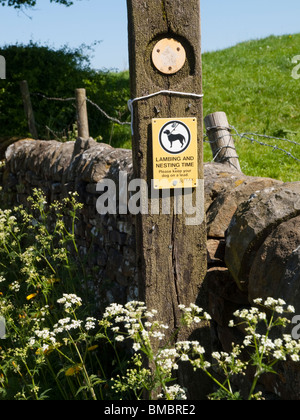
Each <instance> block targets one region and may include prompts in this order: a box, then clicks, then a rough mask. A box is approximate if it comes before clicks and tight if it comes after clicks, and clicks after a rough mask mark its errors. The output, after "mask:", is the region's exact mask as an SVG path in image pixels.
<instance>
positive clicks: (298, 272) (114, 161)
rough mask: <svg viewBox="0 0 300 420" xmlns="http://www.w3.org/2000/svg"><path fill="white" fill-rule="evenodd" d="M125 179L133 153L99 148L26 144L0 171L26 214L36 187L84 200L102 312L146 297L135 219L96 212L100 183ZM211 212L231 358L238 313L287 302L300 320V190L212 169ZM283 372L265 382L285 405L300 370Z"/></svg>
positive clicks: (216, 293) (215, 313) (84, 240)
mask: <svg viewBox="0 0 300 420" xmlns="http://www.w3.org/2000/svg"><path fill="white" fill-rule="evenodd" d="M120 171H124V172H125V173H127V174H128V178H129V180H130V179H131V178H132V156H131V152H130V151H129V150H122V149H113V148H112V147H110V146H108V145H106V144H99V143H96V142H95V141H94V140H93V139H89V140H87V141H84V140H82V139H78V140H77V141H76V142H68V143H58V142H56V141H32V140H28V139H26V140H23V141H20V142H18V143H15V144H14V145H12V146H10V147H9V148H8V150H7V152H6V166H5V167H3V166H2V167H1V166H0V182H1V183H2V184H3V188H4V197H5V200H6V201H7V202H8V203H9V202H10V203H13V204H24V205H26V204H27V198H28V196H29V195H31V194H32V189H33V188H42V189H43V190H44V192H45V193H46V195H47V198H48V200H49V201H54V200H61V199H62V198H63V197H65V196H66V195H67V194H68V192H73V191H77V192H78V193H79V197H80V200H81V202H82V203H83V204H84V206H83V209H82V211H81V213H80V217H79V220H78V223H77V225H76V234H77V237H78V243H79V247H80V252H81V253H82V254H83V255H88V258H87V264H88V266H89V269H90V270H91V271H92V272H93V278H94V281H93V283H92V284H91V285H90V287H91V288H92V289H93V290H94V293H95V295H96V297H97V299H98V302H99V307H100V308H102V309H103V308H104V306H105V305H106V304H108V303H110V302H113V301H115V302H119V303H123V302H126V301H127V300H129V299H136V298H138V282H137V275H136V261H135V225H134V223H135V220H134V217H133V216H131V215H130V214H127V215H120V214H116V215H105V216H101V215H99V214H98V213H97V210H96V202H97V199H98V198H99V195H100V193H99V192H97V187H96V186H97V183H98V182H100V181H101V180H103V179H112V180H114V181H115V183H116V185H118V182H119V173H120ZM1 180H2V181H1ZM117 206H118V202H117ZM205 208H206V216H207V236H208V241H207V252H208V272H207V276H206V280H205V284H204V287H205V291H206V295H207V308H205V309H206V310H208V311H209V312H210V314H211V315H212V317H213V321H212V324H211V333H212V344H213V348H214V349H216V350H224V351H230V349H231V344H232V342H233V341H234V342H239V341H241V340H243V332H242V331H241V330H239V329H232V328H229V327H228V323H229V321H230V320H231V319H232V318H233V316H232V314H233V312H234V311H235V310H237V309H240V308H242V307H248V306H250V305H251V302H253V299H255V298H257V297H262V298H266V297H269V296H271V297H274V298H279V297H280V298H283V299H285V300H286V301H287V302H288V303H289V304H290V305H293V306H295V308H296V312H297V314H299V315H300V182H295V183H283V182H280V181H276V180H273V179H269V178H259V177H248V176H245V175H244V174H242V173H240V172H237V171H234V170H233V169H231V168H229V167H228V166H226V165H223V164H216V163H208V164H205ZM280 369H281V371H280V375H278V376H277V377H274V376H273V377H272V378H271V377H269V376H266V377H264V379H263V385H264V389H265V390H267V391H268V392H271V393H273V394H276V395H277V396H279V397H282V398H285V399H290V398H292V399H300V387H299V384H300V367H299V366H298V365H297V364H295V363H293V364H291V363H285V364H283V365H282V366H281V368H280ZM270 378H271V379H270ZM246 381H247V379H245V382H246Z"/></svg>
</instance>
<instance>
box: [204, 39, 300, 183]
mask: <svg viewBox="0 0 300 420" xmlns="http://www.w3.org/2000/svg"><path fill="white" fill-rule="evenodd" d="M296 55H300V34H297V35H286V36H281V37H274V36H271V37H269V38H266V39H261V40H253V41H249V42H244V43H241V44H238V45H236V46H234V47H232V48H228V49H225V50H221V51H216V52H210V53H204V54H203V89H204V94H205V97H204V115H208V114H210V113H212V112H217V111H224V112H226V114H227V116H228V120H229V123H230V124H231V125H233V126H234V127H236V129H237V130H238V131H239V132H240V133H244V132H254V133H259V134H266V135H269V136H274V137H281V138H287V139H289V140H292V141H294V142H298V143H299V145H294V144H292V143H288V142H286V141H278V140H266V139H258V140H260V141H262V142H266V143H269V144H271V145H277V146H278V147H279V148H282V149H285V150H286V151H287V152H290V153H291V154H293V155H294V156H295V157H297V158H298V159H300V126H299V123H300V79H299V80H295V79H294V78H292V70H293V68H294V67H295V64H293V63H292V59H293V57H295V56H296ZM236 147H237V151H238V154H239V156H240V162H241V166H242V170H243V172H244V173H246V174H247V175H253V176H268V177H272V178H276V179H281V180H283V181H299V180H300V163H299V162H297V161H296V160H293V159H292V158H291V157H289V156H287V155H286V154H284V153H283V152H281V151H279V150H275V151H274V150H273V149H271V148H268V147H266V146H260V145H258V144H252V143H251V141H249V140H246V139H240V138H239V137H237V138H236ZM204 156H205V161H208V160H211V151H210V147H209V145H208V144H206V145H205V155H204Z"/></svg>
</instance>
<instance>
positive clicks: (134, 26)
mask: <svg viewBox="0 0 300 420" xmlns="http://www.w3.org/2000/svg"><path fill="white" fill-rule="evenodd" d="M127 5H128V19H129V26H128V32H129V59H130V75H131V97H132V100H131V110H132V119H133V122H132V128H133V140H132V141H133V143H132V151H133V164H134V176H135V178H139V179H142V180H146V181H147V184H148V192H147V194H148V197H147V199H146V202H147V203H146V204H148V210H149V211H148V213H147V214H139V215H137V219H136V236H137V255H138V268H139V292H140V299H141V300H143V301H145V303H146V305H147V307H148V308H149V309H157V310H158V316H159V318H160V320H161V321H162V322H164V323H165V324H167V325H168V326H169V328H170V329H169V332H168V333H169V336H168V338H170V337H171V336H172V334H173V333H174V331H175V330H176V329H177V328H178V327H179V325H180V315H181V314H180V311H179V310H178V305H179V304H183V305H187V306H188V305H190V303H196V302H197V299H199V295H200V296H201V299H200V300H202V298H203V295H204V293H201V291H202V284H203V281H204V278H205V275H206V267H207V261H206V256H207V251H206V226H205V220H204V219H205V217H204V179H203V178H204V175H203V155H202V150H203V149H202V138H203V137H202V133H203V126H202V120H203V111H202V96H203V95H201V93H202V68H201V42H200V0H147V1H141V0H127ZM152 94H154V95H153V96H152ZM181 151H182V152H181ZM185 162H186V163H185ZM185 165H186V166H185ZM188 165H189V166H188ZM174 168H175V169H174ZM186 168H189V169H188V170H186ZM193 170H195V171H196V175H195V173H193ZM154 173H155V177H154ZM195 177H196V178H198V181H195ZM157 178H159V179H157ZM176 178H178V180H177V179H176ZM154 180H155V181H154ZM183 181H186V182H187V183H186V184H185V185H186V186H188V188H187V187H186V186H185V187H184V188H182V189H181V190H180V189H178V187H179V186H180V185H181V186H182V185H183ZM168 183H169V184H168ZM151 185H152V188H150V187H151ZM168 185H169V187H167V186H168ZM196 185H198V186H197V187H196ZM168 188H169V189H168ZM154 191H155V193H156V194H157V197H159V199H158V204H157V208H156V211H155V212H154V211H152V208H151V205H152V204H153V200H151V197H150V193H153V192H154ZM168 193H169V195H170V196H171V197H170V204H171V205H170V209H171V211H170V214H163V213H165V212H164V211H163V209H165V206H166V204H167V203H168V202H167V200H168V198H167V199H166V196H168ZM188 199H190V200H191V201H192V202H193V205H194V206H195V208H197V212H198V217H195V219H194V221H193V222H191V219H189V218H190V214H191V213H190V212H189V211H187V209H186V208H185V206H182V207H184V208H181V210H182V212H181V214H180V211H178V208H176V203H177V204H178V203H180V204H182V202H183V201H184V202H186V201H188ZM181 200H182V202H181ZM158 210H159V211H158ZM145 213H146V212H145ZM154 213H155V214H154ZM157 213H159V214H157ZM188 213H189V214H188ZM198 303H199V304H200V306H203V305H204V299H203V300H202V301H200V302H199V300H198ZM203 327H204V326H203ZM192 332H193V331H192V330H189V329H188V328H186V329H185V330H184V331H182V332H181V334H180V336H179V337H177V338H178V339H179V340H186V339H188V338H189V337H190V334H191V333H192ZM190 379H191V378H190ZM185 385H187V383H185ZM198 389H199V388H198Z"/></svg>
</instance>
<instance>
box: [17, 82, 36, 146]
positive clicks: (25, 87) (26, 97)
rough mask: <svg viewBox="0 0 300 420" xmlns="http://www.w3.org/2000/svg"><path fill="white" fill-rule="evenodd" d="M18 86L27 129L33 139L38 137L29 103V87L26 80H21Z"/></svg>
mask: <svg viewBox="0 0 300 420" xmlns="http://www.w3.org/2000/svg"><path fill="white" fill-rule="evenodd" d="M20 88H21V93H22V99H23V104H24V111H25V115H26V118H27V122H28V127H29V131H30V134H31V135H32V137H33V138H34V139H37V138H38V132H37V129H36V125H35V119H34V113H33V109H32V103H31V99H30V92H29V87H28V83H27V80H23V81H22V82H20Z"/></svg>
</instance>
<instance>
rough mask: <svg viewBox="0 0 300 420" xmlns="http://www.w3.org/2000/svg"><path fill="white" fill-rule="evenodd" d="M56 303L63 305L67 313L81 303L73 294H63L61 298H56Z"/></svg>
mask: <svg viewBox="0 0 300 420" xmlns="http://www.w3.org/2000/svg"><path fill="white" fill-rule="evenodd" d="M57 303H61V304H62V305H64V310H65V312H67V313H71V312H73V311H74V309H76V308H78V307H79V306H81V305H82V299H81V298H80V297H78V296H76V295H74V294H65V293H64V294H63V297H62V298H61V299H58V301H57Z"/></svg>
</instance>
